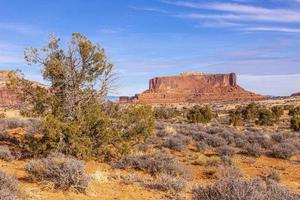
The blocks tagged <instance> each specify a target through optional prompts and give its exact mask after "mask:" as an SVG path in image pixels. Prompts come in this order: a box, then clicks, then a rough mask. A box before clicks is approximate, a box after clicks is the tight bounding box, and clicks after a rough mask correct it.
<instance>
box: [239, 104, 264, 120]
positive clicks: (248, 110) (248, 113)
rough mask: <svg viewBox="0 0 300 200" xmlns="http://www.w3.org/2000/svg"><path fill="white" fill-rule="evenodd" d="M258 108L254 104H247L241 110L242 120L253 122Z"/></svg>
mask: <svg viewBox="0 0 300 200" xmlns="http://www.w3.org/2000/svg"><path fill="white" fill-rule="evenodd" d="M259 108H260V106H259V105H258V104H256V103H254V102H252V103H250V104H248V105H247V106H246V107H245V108H244V109H242V111H241V112H242V114H243V118H244V119H246V120H254V119H256V118H257V116H258V111H259Z"/></svg>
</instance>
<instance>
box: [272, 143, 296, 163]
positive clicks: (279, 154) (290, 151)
mask: <svg viewBox="0 0 300 200" xmlns="http://www.w3.org/2000/svg"><path fill="white" fill-rule="evenodd" d="M296 151H297V149H296V147H295V145H294V144H293V143H288V142H284V143H279V144H276V145H275V146H273V147H272V148H271V150H270V153H269V155H270V156H272V157H274V158H281V159H289V158H291V157H292V156H293V155H294V154H295V153H296Z"/></svg>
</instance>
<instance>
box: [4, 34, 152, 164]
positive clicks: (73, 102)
mask: <svg viewBox="0 0 300 200" xmlns="http://www.w3.org/2000/svg"><path fill="white" fill-rule="evenodd" d="M59 41H60V39H58V38H55V37H51V38H50V42H49V44H48V45H47V46H46V47H44V48H41V49H35V48H30V49H26V52H25V59H26V61H28V63H29V64H30V65H35V64H38V65H40V66H41V67H42V72H43V77H44V79H45V80H46V81H47V82H49V83H50V85H49V87H46V86H41V85H37V84H35V83H32V82H30V81H27V80H25V79H24V78H22V75H21V74H17V73H11V74H10V80H11V83H10V87H11V88H12V89H15V91H16V92H18V94H19V96H20V98H21V99H22V100H23V101H24V102H25V105H26V106H25V108H26V110H25V111H23V114H26V115H27V116H34V117H40V118H41V119H42V124H41V127H42V128H41V133H42V134H26V136H25V137H24V138H23V139H22V141H21V142H20V146H21V147H23V148H24V149H25V150H27V151H28V152H30V153H31V154H33V155H40V154H43V155H48V154H50V153H51V152H53V151H55V152H61V153H64V154H67V155H73V156H76V157H78V158H83V159H88V158H96V157H99V156H104V157H106V158H109V157H111V156H119V155H120V154H124V153H128V152H129V151H130V148H129V147H130V146H131V145H130V143H132V142H136V141H139V140H141V139H144V138H146V137H148V136H149V135H150V134H151V133H152V131H153V126H154V118H153V114H152V110H151V107H147V106H140V105H134V106H129V107H127V108H123V109H120V108H119V107H118V106H116V105H115V104H113V103H111V102H110V103H105V100H104V97H105V96H106V95H107V93H108V91H109V89H110V88H111V86H112V81H113V80H114V79H113V65H112V64H110V63H109V62H108V60H107V57H106V55H105V52H104V49H102V48H100V47H99V45H94V44H93V43H92V42H91V41H90V40H88V39H87V38H86V37H85V36H83V35H81V34H79V33H74V34H73V35H72V38H71V41H70V43H69V44H68V45H67V47H66V48H65V49H62V48H61V47H60V44H59Z"/></svg>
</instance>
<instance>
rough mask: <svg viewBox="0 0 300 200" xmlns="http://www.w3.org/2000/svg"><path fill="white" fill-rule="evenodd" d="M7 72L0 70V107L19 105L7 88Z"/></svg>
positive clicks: (14, 94)
mask: <svg viewBox="0 0 300 200" xmlns="http://www.w3.org/2000/svg"><path fill="white" fill-rule="evenodd" d="M9 72H10V71H4V70H0V106H15V105H18V104H20V103H21V102H20V101H19V100H18V98H17V94H16V93H14V92H13V91H12V90H9V89H8V88H7V85H6V84H7V83H8V81H9V78H8V74H9Z"/></svg>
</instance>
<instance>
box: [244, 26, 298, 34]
mask: <svg viewBox="0 0 300 200" xmlns="http://www.w3.org/2000/svg"><path fill="white" fill-rule="evenodd" d="M243 30H246V31H263V32H285V33H300V29H295V28H281V27H249V28H244V29H243Z"/></svg>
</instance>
